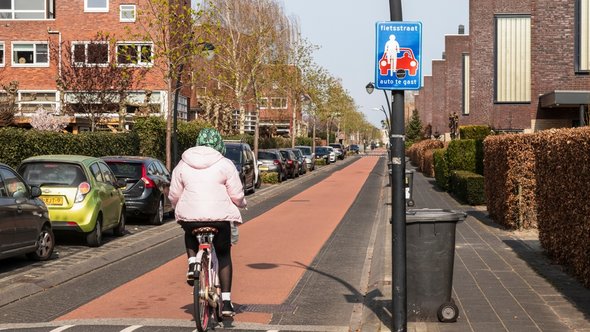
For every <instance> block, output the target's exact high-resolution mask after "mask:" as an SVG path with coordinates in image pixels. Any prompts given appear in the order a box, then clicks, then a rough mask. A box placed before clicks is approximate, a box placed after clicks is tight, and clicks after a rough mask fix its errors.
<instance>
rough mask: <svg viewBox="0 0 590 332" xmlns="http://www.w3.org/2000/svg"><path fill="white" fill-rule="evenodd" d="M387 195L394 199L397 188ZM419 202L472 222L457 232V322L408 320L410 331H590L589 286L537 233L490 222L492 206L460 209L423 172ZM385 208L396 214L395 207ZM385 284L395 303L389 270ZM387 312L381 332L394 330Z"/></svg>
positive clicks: (417, 186) (416, 191) (417, 177)
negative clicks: (552, 255) (554, 257)
mask: <svg viewBox="0 0 590 332" xmlns="http://www.w3.org/2000/svg"><path fill="white" fill-rule="evenodd" d="M407 167H408V166H407ZM408 169H413V167H411V166H410V167H408ZM384 190H385V191H386V192H387V195H388V196H387V199H386V202H390V199H389V192H390V188H389V187H386V188H384ZM413 199H414V201H415V203H416V206H415V208H443V209H452V210H461V211H464V212H466V213H467V214H468V217H467V218H466V220H465V221H464V222H461V223H458V224H457V229H456V240H455V243H456V247H455V265H454V278H453V299H454V300H455V302H456V304H457V306H458V307H459V318H458V320H457V322H456V323H439V322H408V331H443V332H444V331H476V332H479V331H486V332H487V331H527V332H528V331H555V332H557V331H584V332H589V331H590V289H588V288H585V287H584V286H582V285H581V283H579V282H578V281H576V280H575V279H574V278H572V277H571V276H569V275H568V274H567V273H566V272H565V271H564V269H563V267H562V266H560V265H555V264H552V262H551V261H550V260H549V259H548V258H547V257H546V256H545V255H544V253H543V250H542V248H541V247H540V245H539V242H538V236H537V233H536V231H520V232H519V231H508V230H505V229H503V228H502V227H500V226H498V225H496V224H495V223H494V222H493V221H492V220H490V219H489V218H488V217H487V211H486V209H485V206H478V207H473V206H468V205H461V204H460V203H458V202H457V201H456V200H455V199H453V198H452V197H451V196H450V195H449V194H448V193H446V192H443V191H441V190H439V189H438V188H437V187H436V186H435V184H434V179H432V178H427V177H425V176H423V174H422V173H419V172H416V173H415V174H414V187H413ZM383 208H384V209H386V211H387V212H386V214H387V215H388V216H389V213H390V212H389V205H388V204H384V206H383ZM387 221H388V219H387V218H384V222H387ZM390 232H391V227H388V233H390ZM385 242H386V244H387V246H386V248H385V250H384V253H385V255H387V257H385V260H389V261H390V262H391V249H390V248H391V238H390V235H389V234H388V239H387V240H386V241H385ZM382 279H383V282H381V283H378V284H377V287H379V291H380V292H381V293H382V294H383V298H389V299H391V296H392V295H391V283H390V282H389V281H390V280H391V269H389V270H388V269H385V271H384V276H383V278H382ZM383 303H385V304H386V305H390V304H391V302H389V301H383ZM383 309H384V310H382V312H383V313H384V314H385V317H380V319H379V321H380V322H381V326H380V329H379V330H380V331H388V330H389V329H390V328H391V316H390V315H389V316H387V315H386V314H387V312H388V311H389V310H390V309H389V308H383ZM374 311H375V310H374ZM367 331H368V330H367Z"/></svg>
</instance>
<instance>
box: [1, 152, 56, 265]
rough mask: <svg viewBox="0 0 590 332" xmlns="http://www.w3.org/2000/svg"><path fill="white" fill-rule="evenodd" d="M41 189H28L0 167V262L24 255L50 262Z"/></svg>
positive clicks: (49, 237) (51, 240) (49, 235)
mask: <svg viewBox="0 0 590 332" xmlns="http://www.w3.org/2000/svg"><path fill="white" fill-rule="evenodd" d="M39 196H41V189H40V188H39V187H37V186H29V185H28V184H27V183H26V182H25V181H24V180H23V178H22V177H21V176H20V175H18V174H17V172H16V171H15V170H14V169H12V168H11V167H10V166H8V165H6V164H1V163H0V259H2V258H7V257H12V256H17V255H26V256H27V257H28V258H30V259H33V260H38V261H44V260H48V259H49V258H51V255H52V253H53V249H54V248H55V237H54V235H53V230H52V228H51V222H50V221H49V213H48V211H47V207H46V206H45V203H43V201H42V200H41V199H39Z"/></svg>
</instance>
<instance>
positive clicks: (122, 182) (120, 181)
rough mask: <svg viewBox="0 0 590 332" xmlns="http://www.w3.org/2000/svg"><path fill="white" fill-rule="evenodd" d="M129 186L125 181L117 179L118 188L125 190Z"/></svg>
mask: <svg viewBox="0 0 590 332" xmlns="http://www.w3.org/2000/svg"><path fill="white" fill-rule="evenodd" d="M126 186H127V181H125V179H117V188H124V187H126Z"/></svg>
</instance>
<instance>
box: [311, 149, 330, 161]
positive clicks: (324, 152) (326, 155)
mask: <svg viewBox="0 0 590 332" xmlns="http://www.w3.org/2000/svg"><path fill="white" fill-rule="evenodd" d="M315 159H316V160H317V159H323V160H324V162H325V163H326V165H329V164H330V163H331V161H330V150H328V148H326V147H325V146H316V148H315Z"/></svg>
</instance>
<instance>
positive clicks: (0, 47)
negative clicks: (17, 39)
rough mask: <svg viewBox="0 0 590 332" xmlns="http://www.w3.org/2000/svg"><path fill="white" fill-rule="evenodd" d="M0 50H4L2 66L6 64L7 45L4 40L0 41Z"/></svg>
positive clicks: (1, 60) (0, 58) (0, 61)
mask: <svg viewBox="0 0 590 332" xmlns="http://www.w3.org/2000/svg"><path fill="white" fill-rule="evenodd" d="M0 50H1V51H2V56H0V67H4V66H6V46H5V45H4V42H3V41H2V42H0Z"/></svg>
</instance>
